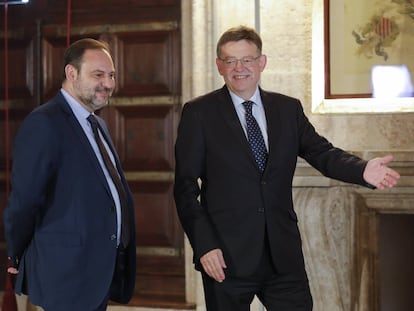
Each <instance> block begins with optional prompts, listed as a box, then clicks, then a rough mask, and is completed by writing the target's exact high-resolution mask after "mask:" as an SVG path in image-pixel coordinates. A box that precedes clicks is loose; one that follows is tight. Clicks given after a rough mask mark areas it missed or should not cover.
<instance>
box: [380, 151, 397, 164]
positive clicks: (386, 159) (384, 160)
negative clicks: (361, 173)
mask: <svg viewBox="0 0 414 311" xmlns="http://www.w3.org/2000/svg"><path fill="white" fill-rule="evenodd" d="M393 160H394V157H393V156H392V155H391V154H389V155H386V156H385V157H382V158H381V164H382V165H385V164H388V163H390V162H392V161H393Z"/></svg>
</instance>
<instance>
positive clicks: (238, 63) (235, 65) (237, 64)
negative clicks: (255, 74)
mask: <svg viewBox="0 0 414 311" xmlns="http://www.w3.org/2000/svg"><path fill="white" fill-rule="evenodd" d="M234 68H237V69H239V68H244V64H243V62H242V60H241V59H236V63H235V64H234Z"/></svg>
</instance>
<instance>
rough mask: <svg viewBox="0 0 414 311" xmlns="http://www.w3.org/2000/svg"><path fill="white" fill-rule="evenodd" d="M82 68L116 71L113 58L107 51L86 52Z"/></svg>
mask: <svg viewBox="0 0 414 311" xmlns="http://www.w3.org/2000/svg"><path fill="white" fill-rule="evenodd" d="M82 67H85V68H88V69H89V70H102V71H106V72H110V71H114V70H115V68H114V63H113V61H112V57H111V55H109V53H108V52H107V51H105V50H86V51H85V53H84V54H83V61H82Z"/></svg>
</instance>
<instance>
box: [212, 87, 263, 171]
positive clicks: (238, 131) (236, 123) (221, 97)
mask: <svg viewBox="0 0 414 311" xmlns="http://www.w3.org/2000/svg"><path fill="white" fill-rule="evenodd" d="M218 101H219V105H218V107H219V110H220V113H221V115H222V116H223V118H224V120H225V122H226V123H227V125H228V126H229V128H230V130H231V132H232V133H233V134H234V137H235V139H236V140H237V141H238V142H239V143H240V146H241V148H242V149H243V151H244V153H245V154H247V156H248V157H249V159H250V162H251V163H252V164H253V165H254V167H255V168H256V169H257V170H258V171H259V168H258V167H257V164H256V160H255V159H254V155H253V153H252V150H251V148H250V144H249V142H248V140H247V137H246V134H245V133H244V130H243V127H242V125H241V123H240V120H239V117H238V115H237V112H236V109H235V108H234V105H233V101H232V99H231V96H230V93H229V91H228V90H227V87H226V86H224V87H223V88H222V89H221V91H220V92H219V93H218Z"/></svg>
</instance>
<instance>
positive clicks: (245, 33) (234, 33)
mask: <svg viewBox="0 0 414 311" xmlns="http://www.w3.org/2000/svg"><path fill="white" fill-rule="evenodd" d="M240 40H247V41H249V42H250V43H253V44H254V45H256V47H257V50H258V51H259V53H260V54H262V39H261V38H260V35H259V34H258V33H257V32H256V31H255V30H254V29H253V28H250V27H247V26H238V27H233V28H230V29H228V30H227V31H225V32H224V33H223V34H222V35H221V37H220V39H219V41H218V42H217V50H216V53H217V57H218V58H220V54H221V47H222V46H223V45H224V44H226V43H228V42H234V41H240Z"/></svg>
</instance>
